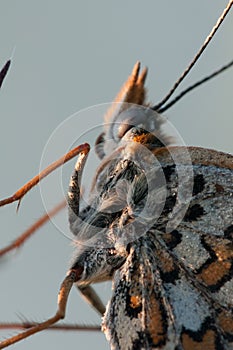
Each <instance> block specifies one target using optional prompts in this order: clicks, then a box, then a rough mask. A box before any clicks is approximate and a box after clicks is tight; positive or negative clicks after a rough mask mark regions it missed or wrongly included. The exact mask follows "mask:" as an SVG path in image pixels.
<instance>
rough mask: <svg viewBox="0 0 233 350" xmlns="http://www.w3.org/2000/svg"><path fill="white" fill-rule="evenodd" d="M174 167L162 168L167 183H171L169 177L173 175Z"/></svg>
mask: <svg viewBox="0 0 233 350" xmlns="http://www.w3.org/2000/svg"><path fill="white" fill-rule="evenodd" d="M175 167H176V166H175V165H167V166H166V167H164V168H163V173H164V176H165V179H166V181H167V182H170V181H171V176H172V175H173V174H174V173H175Z"/></svg>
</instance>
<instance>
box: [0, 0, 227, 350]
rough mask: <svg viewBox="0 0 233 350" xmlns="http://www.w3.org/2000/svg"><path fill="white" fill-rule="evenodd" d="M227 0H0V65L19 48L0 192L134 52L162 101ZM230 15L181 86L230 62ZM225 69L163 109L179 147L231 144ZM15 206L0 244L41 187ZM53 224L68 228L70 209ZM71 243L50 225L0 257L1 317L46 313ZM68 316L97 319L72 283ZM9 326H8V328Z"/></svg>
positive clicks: (27, 215) (67, 343)
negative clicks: (177, 135)
mask: <svg viewBox="0 0 233 350" xmlns="http://www.w3.org/2000/svg"><path fill="white" fill-rule="evenodd" d="M226 3H227V1H216V0H215V1H213V0H206V1H195V2H194V1H187V0H180V1H170V2H168V1H152V0H148V1H146V2H142V1H137V0H136V1H127V2H123V1H122V2H119V1H118V2H113V1H105V0H104V1H101V2H91V1H85V2H82V1H71V0H68V1H65V2H61V1H60V2H58V1H54V0H51V1H45V0H41V1H31V0H30V1H29V0H21V1H16V0H7V1H6V0H2V1H1V3H0V64H1V66H2V65H3V64H4V63H5V61H6V60H7V59H8V58H9V56H10V55H11V53H12V50H13V49H14V48H15V52H14V57H13V63H12V67H11V69H10V72H9V75H8V77H7V79H6V81H5V83H4V85H3V88H2V90H1V93H0V116H1V128H0V152H1V181H0V197H1V198H2V197H5V196H7V195H10V194H12V193H13V192H14V191H15V190H16V189H18V188H19V187H20V186H21V185H22V184H24V183H25V182H26V181H27V180H28V179H30V178H31V177H33V176H34V175H35V174H37V173H38V170H39V166H40V161H41V157H42V153H43V149H44V146H45V144H46V142H47V141H48V139H49V137H50V135H51V133H52V132H53V131H54V129H55V128H56V127H57V126H58V125H59V124H60V123H61V122H62V121H64V120H66V118H67V117H69V116H70V115H71V114H73V113H75V112H77V111H79V110H80V109H83V108H86V107H89V106H92V105H95V104H100V103H105V102H110V101H111V100H112V98H114V96H115V94H116V93H117V92H118V89H119V88H120V86H121V85H122V83H123V82H124V80H125V79H126V78H127V76H128V75H129V73H130V72H131V69H132V67H133V65H134V63H135V62H136V61H137V60H140V61H141V62H142V64H143V65H146V66H148V67H149V77H148V81H147V87H148V91H149V93H148V95H149V99H150V100H151V101H153V102H156V101H158V100H160V99H161V98H162V97H163V96H164V95H165V93H167V91H168V90H169V89H170V87H171V85H172V84H173V83H174V81H175V80H176V79H177V77H178V76H179V75H180V73H181V72H182V71H183V70H184V68H185V67H186V65H187V64H188V63H189V62H190V60H191V59H192V58H193V56H194V54H195V53H196V51H197V50H198V49H199V47H200V45H201V43H202V42H203V40H204V39H205V37H206V36H207V34H208V33H209V32H210V30H211V28H212V26H213V25H214V24H215V22H216V20H217V18H218V16H219V15H220V13H221V12H222V10H223V8H224V5H225V4H226ZM232 18H233V17H232V13H230V14H229V15H228V17H227V19H226V21H225V23H224V25H223V27H222V28H221V29H220V31H219V33H218V34H217V36H216V38H215V39H214V41H213V43H211V45H210V47H209V48H208V50H207V51H206V52H205V54H204V56H203V57H202V59H201V60H200V62H199V63H198V64H197V66H196V67H195V68H194V70H193V71H192V73H191V74H190V75H189V77H188V78H187V79H186V80H185V83H184V85H183V87H184V86H188V85H189V84H191V83H193V82H195V81H196V80H197V79H199V78H200V77H203V76H205V75H206V74H208V73H210V72H212V71H213V70H214V69H216V68H218V67H220V66H222V65H223V64H225V63H226V62H228V61H229V60H230V59H232V55H233V53H232V30H233V21H232ZM232 78H233V71H232V70H231V71H228V72H226V73H224V74H223V75H222V76H220V77H218V78H216V79H215V80H213V81H211V82H210V83H208V84H207V85H204V86H203V87H201V88H199V89H197V90H195V91H194V92H193V93H191V94H190V95H188V96H187V97H186V98H185V99H184V100H182V101H180V102H179V103H178V104H177V105H176V106H175V107H173V108H172V109H170V110H169V111H168V112H166V115H167V116H168V118H169V120H170V121H171V122H172V123H173V124H174V125H175V126H176V128H177V129H178V130H179V132H180V134H181V135H182V137H183V139H184V140H185V142H186V143H187V144H190V145H199V146H203V147H209V148H215V149H218V150H223V151H226V152H230V153H232V151H233V142H232V129H233V116H232V84H233V82H232V81H233V79H232ZM78 118H80V130H79V128H78V129H77V138H78V136H79V134H80V133H81V130H86V129H89V128H90V125H89V124H85V123H86V122H89V120H88V118H87V119H86V118H85V117H78ZM93 118H94V117H93ZM96 123H98V121H97V120H94V119H93V124H96ZM84 139H85V137H84ZM87 141H92V143H93V142H94V140H93V139H92V140H87ZM71 142H73V140H72V141H71V140H69V139H68V140H67V139H66V138H64V139H63V138H62V136H61V142H60V143H59V144H58V145H57V148H56V147H55V148H56V150H54V152H55V153H56V152H57V153H56V154H57V156H59V155H62V154H63V153H64V152H66V150H67V148H68V147H70V143H71ZM72 167H73V163H72V162H71V163H70V165H68V167H67V168H66V170H65V174H67V176H66V178H64V179H63V181H64V185H65V184H66V183H67V182H68V177H69V175H68V174H69V173H70V171H71V169H72ZM90 178H91V175H90ZM90 178H88V179H87V180H88V182H90ZM51 179H52V177H51ZM51 179H50V180H48V182H47V180H45V182H44V185H43V186H44V187H42V189H45V190H46V188H47V187H50V188H51V187H52V186H54V187H52V188H53V190H52V194H51V196H50V195H49V197H50V198H49V200H50V202H51V206H52V205H53V204H55V203H56V198H57V193H58V192H59V189H56V186H55V184H56V182H55V181H54V182H53V180H51ZM54 183H55V184H54ZM46 186H47V187H46ZM58 196H59V195H58ZM59 199H60V197H59V198H58V200H59ZM15 208H16V205H11V206H9V207H6V208H2V209H1V211H0V220H1V227H2V229H1V245H4V244H6V243H7V242H9V241H11V240H12V239H13V238H14V237H16V236H17V234H19V233H20V232H22V231H23V230H24V229H25V228H27V227H28V226H29V225H30V224H31V223H32V222H33V221H34V220H35V219H36V218H38V217H39V216H40V215H41V214H43V213H44V207H43V204H42V201H41V196H40V191H39V188H38V189H35V190H33V191H31V192H30V193H29V194H28V195H27V196H26V197H25V198H24V200H23V201H22V204H21V207H20V210H19V213H18V214H16V212H15ZM57 223H58V224H59V225H61V226H62V227H63V226H64V227H66V229H67V224H66V213H64V214H62V215H61V216H60V217H59V219H57V221H56V224H57ZM67 230H68V229H67ZM71 252H72V247H71V246H70V242H69V240H68V239H66V238H65V237H64V236H63V235H62V234H61V233H60V230H58V229H57V228H56V227H55V225H54V224H52V223H50V224H48V225H47V226H46V227H44V228H43V229H41V230H40V231H39V232H38V234H37V235H36V236H35V237H34V238H33V239H32V240H30V241H29V242H28V243H26V244H25V246H24V247H23V249H21V250H20V251H19V252H18V253H17V254H13V255H12V256H11V259H7V260H4V261H3V262H1V265H0V274H1V294H0V296H1V297H0V317H1V320H3V321H9V322H10V321H16V320H18V319H19V317H21V315H23V316H25V317H27V318H28V319H30V320H42V319H44V318H46V317H48V316H51V315H52V314H53V313H54V312H55V310H56V300H57V292H58V289H59V286H60V282H61V281H62V280H63V278H64V276H65V273H66V270H67V267H68V266H69V265H68V262H69V260H70V256H71ZM98 290H99V291H100V295H101V296H102V297H103V299H104V300H105V302H106V301H107V300H108V296H109V294H110V286H109V285H108V284H102V285H99V286H98ZM66 320H67V322H82V323H92V324H96V323H97V324H98V323H100V319H99V317H98V315H96V314H95V312H94V311H92V310H90V308H89V306H87V305H86V304H85V303H84V302H83V301H82V300H81V298H80V297H79V295H78V293H77V292H76V291H75V290H74V291H73V292H72V293H71V296H70V299H69V303H68V310H67V318H66ZM14 333H15V332H14V331H5V332H4V335H10V334H14ZM13 348H14V349H17V350H18V349H19V350H20V349H24V350H27V349H34V350H37V349H43V348H49V349H56V350H60V349H64V348H67V349H73V348H76V349H91V348H95V349H97V350H98V349H102V350H103V349H108V345H107V343H106V341H105V337H104V336H103V335H102V334H88V333H66V334H64V333H58V332H56V333H54V332H53V333H49V332H47V333H44V334H41V335H36V336H34V337H32V338H31V339H29V340H27V341H24V342H23V343H21V344H18V345H15V346H14V347H13Z"/></svg>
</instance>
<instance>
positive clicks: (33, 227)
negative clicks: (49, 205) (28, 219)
mask: <svg viewBox="0 0 233 350" xmlns="http://www.w3.org/2000/svg"><path fill="white" fill-rule="evenodd" d="M65 206H66V200H63V201H62V202H60V203H59V204H57V205H56V206H55V207H54V208H53V209H52V210H50V211H49V212H48V213H46V214H45V215H43V216H41V217H40V218H39V219H38V220H37V221H36V222H35V223H34V224H33V225H31V226H30V227H29V228H28V229H27V230H26V231H24V232H23V233H22V234H21V235H20V236H19V237H18V238H16V239H15V240H14V241H13V242H12V243H11V244H9V245H8V246H6V247H5V248H3V249H0V257H2V256H3V255H5V254H6V253H9V252H10V251H12V250H14V249H17V248H19V247H21V246H22V245H23V243H24V242H25V241H26V240H27V239H29V238H30V237H31V236H32V235H33V234H34V233H35V232H36V230H38V229H39V228H40V227H41V226H43V225H44V224H45V223H46V222H47V221H48V220H49V219H50V218H51V217H53V216H55V215H56V214H57V213H58V212H59V211H60V210H62V209H63V208H65Z"/></svg>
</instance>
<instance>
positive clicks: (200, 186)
mask: <svg viewBox="0 0 233 350" xmlns="http://www.w3.org/2000/svg"><path fill="white" fill-rule="evenodd" d="M204 187H205V180H204V176H203V175H202V174H197V175H195V176H194V180H193V196H196V195H197V194H198V193H200V192H202V191H203V190H204Z"/></svg>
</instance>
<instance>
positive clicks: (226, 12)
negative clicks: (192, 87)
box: [152, 0, 233, 111]
mask: <svg viewBox="0 0 233 350" xmlns="http://www.w3.org/2000/svg"><path fill="white" fill-rule="evenodd" d="M232 5H233V0H230V1H229V2H228V5H227V6H226V8H225V9H224V11H223V13H222V14H221V16H220V17H219V18H218V20H217V22H216V24H215V26H214V27H213V29H212V30H211V32H210V34H209V35H208V36H207V38H206V40H205V41H204V43H203V45H202V46H201V48H200V50H199V51H198V53H197V54H196V55H195V57H194V58H193V60H192V61H191V63H190V64H189V65H188V67H187V68H186V69H185V70H184V72H183V73H182V74H181V76H180V78H179V79H178V80H177V81H176V82H175V84H174V86H173V87H172V88H171V90H170V91H169V93H168V94H167V95H166V96H165V97H164V98H163V99H162V101H161V102H159V103H158V104H157V105H155V106H153V107H152V109H153V110H155V111H161V107H162V106H163V105H164V104H165V103H166V102H167V101H168V100H169V99H170V97H171V95H172V94H173V93H174V91H175V90H176V89H177V87H178V86H179V85H180V83H181V82H182V81H183V80H184V78H185V77H186V75H187V74H188V73H189V72H190V70H191V69H192V68H193V66H194V65H195V63H196V62H197V61H198V59H199V58H200V56H201V55H202V53H203V52H204V51H205V49H206V47H207V45H208V44H209V43H210V41H211V40H212V39H213V37H214V35H215V33H216V32H217V30H218V29H219V27H220V25H221V24H222V22H223V21H224V19H225V17H226V15H227V14H228V12H229V11H230V9H231V7H232Z"/></svg>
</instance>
